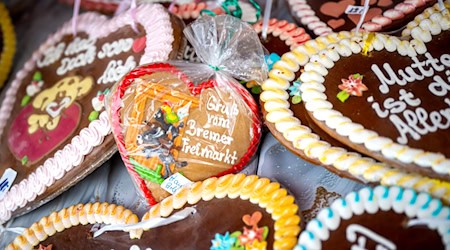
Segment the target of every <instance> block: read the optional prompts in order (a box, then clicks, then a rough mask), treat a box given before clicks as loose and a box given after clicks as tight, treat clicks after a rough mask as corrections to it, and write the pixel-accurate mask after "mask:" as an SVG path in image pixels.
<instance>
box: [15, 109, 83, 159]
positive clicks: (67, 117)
mask: <svg viewBox="0 0 450 250" xmlns="http://www.w3.org/2000/svg"><path fill="white" fill-rule="evenodd" d="M34 112H35V111H34V109H33V106H32V105H27V106H26V107H25V108H23V109H22V111H21V112H20V113H19V115H18V116H17V117H16V119H15V120H14V122H13V123H12V124H11V129H10V130H9V136H8V146H9V149H10V150H11V152H12V153H13V154H14V155H15V156H16V157H17V158H18V159H22V158H23V157H25V156H27V157H28V161H29V162H31V163H33V162H36V161H38V160H40V159H42V157H44V156H46V155H47V154H48V153H50V152H51V151H52V150H53V149H55V148H56V147H57V146H58V145H59V144H61V142H63V141H64V139H66V138H67V137H69V136H70V135H71V134H72V133H73V132H74V131H75V129H76V128H77V126H78V123H79V121H80V119H81V107H80V105H79V104H77V103H74V104H72V105H70V106H69V107H68V108H67V109H65V110H64V111H63V112H62V114H61V120H60V122H59V125H58V126H57V127H56V128H55V129H54V130H51V131H44V130H43V129H38V130H37V131H36V132H35V133H33V134H29V133H28V123H27V120H28V117H30V115H32V114H33V113H34Z"/></svg>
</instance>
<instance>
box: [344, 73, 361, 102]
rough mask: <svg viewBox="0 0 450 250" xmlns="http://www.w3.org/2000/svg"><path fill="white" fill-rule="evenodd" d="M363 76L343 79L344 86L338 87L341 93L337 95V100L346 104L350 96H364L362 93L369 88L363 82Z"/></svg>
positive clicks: (351, 76) (357, 75) (356, 75)
mask: <svg viewBox="0 0 450 250" xmlns="http://www.w3.org/2000/svg"><path fill="white" fill-rule="evenodd" d="M362 79H363V76H362V75H360V74H353V75H350V76H349V77H348V79H341V81H342V84H340V85H339V86H338V87H339V89H340V90H342V91H341V92H339V93H338V94H337V98H338V99H339V100H340V101H341V102H345V101H346V100H347V99H348V98H349V97H350V95H354V96H362V95H363V94H362V92H363V91H366V90H368V88H367V86H366V85H364V83H363V82H362Z"/></svg>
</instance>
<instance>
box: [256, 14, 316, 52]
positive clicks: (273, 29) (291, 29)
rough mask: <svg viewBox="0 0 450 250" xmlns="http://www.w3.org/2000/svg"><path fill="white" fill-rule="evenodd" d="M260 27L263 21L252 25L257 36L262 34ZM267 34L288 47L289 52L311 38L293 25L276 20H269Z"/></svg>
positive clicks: (303, 30)
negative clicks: (277, 38)
mask: <svg viewBox="0 0 450 250" xmlns="http://www.w3.org/2000/svg"><path fill="white" fill-rule="evenodd" d="M262 26H263V20H261V21H259V22H257V23H255V24H253V29H255V31H256V33H258V34H259V33H261V32H262ZM267 34H272V35H273V36H275V37H279V38H280V39H281V40H282V41H284V42H285V43H286V45H287V46H290V49H291V50H293V49H295V48H297V47H298V46H300V45H302V44H303V43H305V42H306V41H308V40H311V37H310V36H309V35H308V34H307V33H306V31H305V29H303V28H301V27H298V26H297V25H296V24H294V23H289V22H288V21H286V20H278V19H276V18H272V19H270V20H269V26H268V28H267Z"/></svg>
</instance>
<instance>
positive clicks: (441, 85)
mask: <svg viewBox="0 0 450 250" xmlns="http://www.w3.org/2000/svg"><path fill="white" fill-rule="evenodd" d="M433 80H434V82H432V83H430V84H429V85H428V90H429V91H430V92H431V93H433V94H434V95H436V96H446V95H447V93H448V92H450V84H449V83H446V82H445V81H444V80H443V79H442V77H440V76H434V77H433ZM449 82H450V80H449Z"/></svg>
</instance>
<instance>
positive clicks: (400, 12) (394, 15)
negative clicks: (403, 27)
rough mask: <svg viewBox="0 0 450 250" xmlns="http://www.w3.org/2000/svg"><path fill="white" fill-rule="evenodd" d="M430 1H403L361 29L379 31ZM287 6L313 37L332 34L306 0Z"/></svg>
mask: <svg viewBox="0 0 450 250" xmlns="http://www.w3.org/2000/svg"><path fill="white" fill-rule="evenodd" d="M430 1H433V0H405V1H403V2H402V3H399V4H397V5H395V7H394V8H392V9H388V10H385V11H384V12H383V14H382V15H378V16H375V17H373V18H372V19H371V20H370V21H367V22H365V23H364V24H363V25H362V28H363V29H364V30H366V31H380V30H381V29H382V28H383V27H384V26H387V25H389V24H391V23H392V21H395V20H398V19H402V18H403V17H404V16H405V15H407V14H409V13H412V12H414V11H415V10H416V8H419V7H422V6H423V5H425V4H426V3H427V2H430ZM288 4H289V5H290V8H291V11H292V13H293V14H294V15H295V16H296V17H297V18H299V19H300V22H301V23H302V24H303V25H305V26H306V27H308V29H310V30H312V31H313V32H314V34H315V35H317V36H324V35H328V34H330V33H331V32H333V30H332V29H331V27H329V26H328V25H327V24H326V23H324V22H322V21H321V20H320V19H319V17H317V16H316V13H315V12H314V10H312V8H311V6H309V4H308V3H307V0H288ZM355 27H356V25H355Z"/></svg>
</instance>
